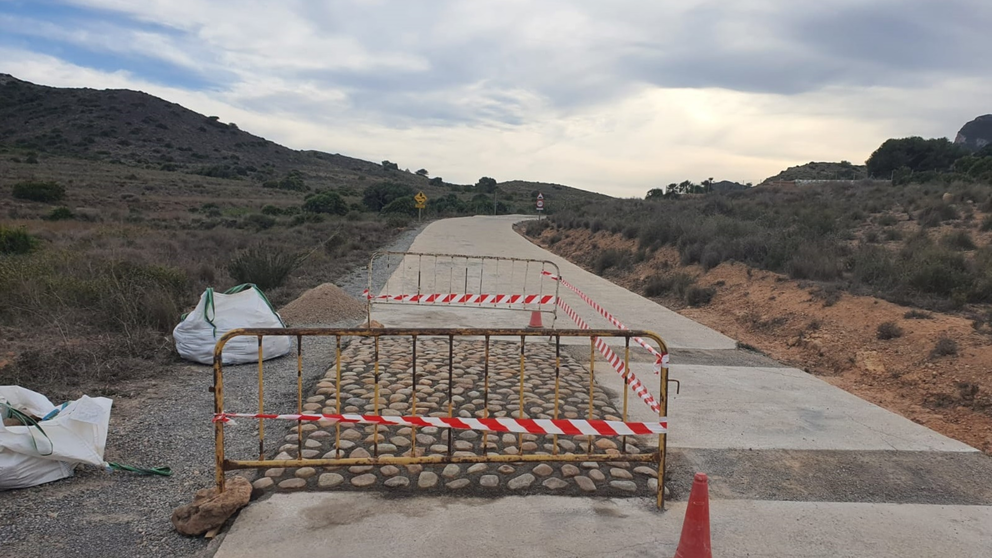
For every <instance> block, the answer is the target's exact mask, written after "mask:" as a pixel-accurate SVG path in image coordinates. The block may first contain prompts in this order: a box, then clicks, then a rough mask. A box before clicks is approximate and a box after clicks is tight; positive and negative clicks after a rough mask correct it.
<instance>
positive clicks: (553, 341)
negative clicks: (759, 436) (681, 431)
mask: <svg viewBox="0 0 992 558" xmlns="http://www.w3.org/2000/svg"><path fill="white" fill-rule="evenodd" d="M266 336H288V337H290V338H292V337H295V338H296V349H297V350H296V378H297V385H296V392H297V393H296V409H295V414H299V415H306V414H307V413H306V412H305V411H304V393H303V385H304V378H303V356H304V355H303V339H304V338H306V337H323V338H333V339H334V348H335V351H334V353H335V357H334V362H333V363H329V364H330V367H329V369H328V370H329V372H328V375H330V370H333V371H334V372H335V373H334V378H335V384H336V385H335V387H334V390H333V393H334V396H335V397H334V401H333V402H331V401H329V400H328V403H327V404H328V405H330V406H331V407H332V410H334V414H336V415H340V414H342V401H341V387H342V386H341V378H342V367H343V365H345V364H348V363H346V362H343V361H342V347H343V346H346V345H345V344H343V341H344V342H345V343H347V342H348V341H350V340H358V341H359V342H363V340H368V339H371V340H372V345H374V347H373V353H372V363H371V364H372V369H371V380H372V383H373V385H374V387H373V393H372V402H371V404H372V407H373V409H372V414H373V415H374V416H376V417H382V418H384V419H390V418H393V419H395V417H394V416H393V415H390V416H389V417H386V416H384V415H381V411H382V410H383V407H384V406H382V405H380V383H381V381H383V380H382V370H383V368H384V366H385V365H387V364H388V360H382V359H381V355H380V346H381V345H382V344H383V343H384V342H385V341H387V340H388V341H391V342H394V343H395V342H400V341H402V340H403V339H406V341H405V343H409V347H410V359H409V362H410V366H409V368H408V369H407V372H406V373H409V374H410V375H411V376H412V386H413V389H412V392H411V395H412V400H411V401H410V403H409V408H408V411H407V413H406V414H405V415H404V416H410V417H417V416H424V413H423V412H422V408H421V407H420V406H419V405H418V402H417V390H418V388H417V386H418V385H419V384H418V378H417V375H418V370H417V348H418V342H421V343H422V342H424V341H425V340H438V339H439V340H442V341H444V340H446V341H447V349H448V351H447V357H448V358H447V365H448V366H447V374H448V379H447V382H446V384H447V386H446V389H447V391H448V393H447V404H446V407H447V409H446V412H441V413H438V412H435V413H434V414H433V415H432V416H439V415H444V416H447V417H455V415H454V414H453V412H454V408H453V405H452V401H453V390H454V389H455V388H454V385H455V383H456V382H455V379H456V373H455V368H456V367H455V364H454V363H455V357H456V354H455V351H456V344H455V340H456V339H457V340H459V342H461V341H478V342H481V343H482V344H483V345H484V349H482V350H483V370H482V379H481V385H478V386H474V387H475V389H476V390H478V391H480V392H481V393H482V396H483V397H482V399H483V400H484V403H483V407H482V409H481V410H479V411H478V412H477V413H476V416H478V417H479V418H482V419H488V418H492V417H493V416H496V415H499V416H503V417H506V418H507V419H528V418H532V417H528V416H527V414H526V413H525V409H524V405H525V402H524V392H525V375H526V373H527V370H526V368H527V364H528V352H527V348H528V345H530V346H531V347H532V348H533V347H535V346H536V345H537V344H542V345H545V346H546V347H547V346H551V347H554V357H553V360H554V362H553V363H551V362H543V363H537V364H542V365H544V366H545V370H547V371H549V372H550V371H551V370H552V369H551V365H552V364H553V373H554V400H553V412H552V415H551V418H553V419H555V420H558V419H560V418H561V416H562V415H563V413H562V411H561V407H562V401H561V397H560V393H559V386H560V383H561V379H562V378H561V377H562V373H563V370H562V368H563V367H562V347H563V343H562V340H563V339H565V340H566V345H571V346H575V342H574V340H575V339H576V338H580V339H581V338H587V339H588V340H589V344H588V347H589V350H590V360H589V362H588V366H587V372H588V373H587V379H584V380H583V382H585V381H587V382H588V389H589V393H588V403H589V405H588V409H587V411H586V414H587V417H588V420H593V419H594V416H595V414H594V405H593V401H594V389H595V373H596V363H597V360H596V339H597V338H621V339H623V341H624V356H623V362H624V368H623V369H624V374H623V375H624V378H625V380H626V377H627V375H628V374H632V373H633V372H632V371H631V370H630V366H629V364H630V348H631V347H630V341H631V339H632V338H633V337H641V338H643V339H645V340H649V341H653V342H654V344H656V345H657V348H658V350H659V352H661V353H667V352H668V349H667V346H666V345H665V342H664V341H663V340H662V339H661V338H660V337H659V336H658V335H656V334H655V333H652V332H650V331H640V330H623V331H620V330H590V329H587V330H551V329H543V330H542V329H404V328H382V329H342V328H286V329H237V330H233V331H231V332H229V333H227V334H226V335H224V336H223V337H221V339H220V340H219V341H218V342H217V345H216V347H215V350H214V385H213V388H212V391H213V393H214V412H215V414H216V416H217V417H222V416H224V415H225V414H226V413H227V412H228V411H240V409H237V410H228V409H225V408H224V365H223V361H222V358H221V355H222V353H223V350H224V346H225V345H226V344H227V343H228V342H229V341H231V340H232V339H234V338H236V337H256V338H257V339H258V347H259V349H258V357H259V358H258V415H265V416H266V417H269V416H272V415H271V411H269V413H268V414H267V413H266V410H265V400H264V389H263V386H264V377H265V358H264V354H263V349H262V347H263V343H262V339H263V338H264V337H266ZM508 341H509V342H513V343H519V382H514V383H516V384H517V385H516V387H517V390H518V400H517V402H515V403H516V408H517V411H516V416H515V417H513V416H509V415H508V412H507V411H503V412H500V413H495V415H494V413H493V412H492V411H491V410H490V403H489V395H490V392H491V390H492V389H493V388H494V385H492V384H494V381H491V376H492V375H493V372H494V371H493V370H491V366H490V361H491V354H490V347H491V345H492V344H494V343H506V342H508ZM568 341H571V343H568ZM580 346H581V345H580ZM635 348H636V345H635ZM535 352H537V351H535ZM477 357H478V355H476V358H477ZM531 358H532V359H535V358H537V357H534V356H531ZM546 360H550V358H547V359H546ZM404 362H405V361H404ZM531 364H532V365H534V364H535V363H531ZM600 364H603V361H602V360H600ZM403 366H405V364H404V365H403ZM607 368H608V371H607V374H614V373H616V372H615V371H614V370H612V369H609V367H607ZM566 372H567V371H566ZM421 373H423V372H422V371H421ZM514 374H516V373H515V372H514ZM645 376H646V375H645ZM643 380H647V377H645V378H643ZM459 381H460V382H466V381H475V380H465V379H464V378H463V379H460V380H459ZM366 383H368V382H366ZM502 384H503V385H507V382H505V381H503V382H502ZM667 386H668V368H667V365H666V366H665V367H663V368H661V371H660V374H659V378H658V390H659V391H658V397H657V402H658V404H659V406H660V408H659V410H658V411H659V412H658V417H659V419H660V421H666V422H667V418H665V417H666V413H667V410H668V387H667ZM502 389H503V390H504V391H505V390H506V389H507V388H502ZM628 391H632V390H631V389H630V388H629V386H628V385H627V382H626V381H625V382H624V391H623V395H622V398H623V401H622V416H621V417H619V418H621V419H622V421H623V422H628ZM532 396H533V394H532ZM583 396H584V395H583ZM634 404H639V403H637V396H636V395H635V396H634ZM324 410H325V412H326V410H327V408H326V407H325V409H324ZM365 414H368V413H365ZM569 414H571V415H573V417H571V418H572V419H573V420H580V419H579V418H578V417H577V416H576V413H575V412H571V413H569ZM311 418H312V417H311ZM566 418H568V417H566ZM266 420H267V419H266V418H259V424H258V441H259V445H258V455H259V458H258V459H257V460H233V459H228V458H227V457H226V456H225V450H224V429H225V421H224V420H215V423H214V426H215V430H214V434H215V442H216V482H217V486H218V488H219V490H221V491H223V490H224V483H225V472H227V471H232V470H238V469H250V468H269V467H280V468H281V467H337V466H345V467H350V466H355V465H360V466H365V465H373V466H384V465H412V464H446V463H526V462H635V463H636V462H648V463H656V464H657V470H658V483H657V484H658V490H657V506H658V508H659V509H661V508H663V506H664V479H665V457H666V437H667V435H666V434H665V433H660V434H658V440H657V442H658V447H657V449H656V450H653V451H650V452H647V453H633V452H631V451H630V446H628V444H627V443H626V442H627V440H626V438H627V436H620V435H616V437H619V438H621V440H620V443H619V444H618V445H617V447H619V450H616V449H607V450H605V451H604V452H603V453H597V452H596V451H595V450H596V449H598V448H597V447H596V446H595V445H594V444H593V440H592V439H593V437H594V436H593V435H589V436H588V442H587V443H586V444H584V449H585V452H584V453H573V452H566V453H562V452H561V451H559V445H558V435H557V434H553V435H550V436H551V440H552V445H553V448H554V449H553V451H552V452H551V453H550V454H549V453H547V452H536V451H535V452H533V453H524V451H523V446H524V444H523V443H518V445H517V446H516V447H517V448H520V449H519V450H518V451H519V453H517V454H512V455H510V454H490V453H489V452H488V448H487V443H485V440H486V439H487V438H486V437H485V435H486V434H491V433H492V432H493V431H483V432H480V433H481V434H483V435H484V437H483V441H484V442H483V444H482V453H481V455H480V454H472V455H466V452H464V451H460V452H453V451H452V439H453V436H451V435H448V436H447V440H448V442H447V444H448V447H447V451H446V452H445V453H444V454H441V455H436V454H435V455H422V453H423V451H422V450H418V448H417V427H416V426H414V427H412V430H411V434H410V444H411V446H410V450H409V451H408V452H406V454H404V455H400V456H395V455H390V456H380V455H378V443H379V429H380V425H379V424H376V425H375V430H374V433H373V435H372V439H373V440H374V442H373V447H372V452H371V456H370V457H357V458H356V457H348V458H346V457H343V455H344V453H343V450H341V449H340V442H341V437H340V433H341V424H340V423H337V424H336V427H335V429H336V436H335V446H334V447H335V451H334V455H335V457H334V458H326V455H325V456H324V457H323V458H309V459H308V458H304V457H303V436H302V435H301V434H302V432H301V431H300V429H299V427H300V426H301V425H302V424H303V423H304V420H302V419H301V420H298V421H297V427H298V428H297V434H298V436H297V444H298V447H297V450H298V451H297V456H296V458H295V459H288V460H286V459H281V460H274V459H266V456H265V421H266ZM328 422H330V423H331V424H333V421H328ZM631 422H636V421H631ZM655 424H657V423H655ZM381 428H389V426H381ZM518 436H522V435H519V434H518ZM595 436H599V437H605V436H608V435H604V434H602V433H597V434H596V435H595ZM432 449H433V448H432ZM575 449H579V448H575Z"/></svg>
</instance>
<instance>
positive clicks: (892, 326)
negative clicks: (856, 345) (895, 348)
mask: <svg viewBox="0 0 992 558" xmlns="http://www.w3.org/2000/svg"><path fill="white" fill-rule="evenodd" d="M875 337H877V338H878V339H881V340H883V341H887V340H889V339H895V338H897V337H902V328H900V327H899V326H898V325H896V323H895V322H882V323H880V324H878V328H877V329H876V330H875Z"/></svg>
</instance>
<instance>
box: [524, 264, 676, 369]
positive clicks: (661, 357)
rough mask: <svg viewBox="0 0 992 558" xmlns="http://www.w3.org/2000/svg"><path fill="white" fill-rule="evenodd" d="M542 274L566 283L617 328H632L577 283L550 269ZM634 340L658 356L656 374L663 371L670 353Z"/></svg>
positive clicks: (637, 338)
mask: <svg viewBox="0 0 992 558" xmlns="http://www.w3.org/2000/svg"><path fill="white" fill-rule="evenodd" d="M541 275H546V276H548V277H550V278H551V279H553V280H555V281H558V282H560V283H561V284H562V285H565V287H567V288H568V289H569V290H570V291H572V292H573V293H575V294H577V295H579V298H581V299H582V300H584V301H585V302H586V304H588V305H589V306H592V307H593V309H594V310H596V311H597V312H599V314H600V315H601V316H603V317H604V318H606V319H607V320H609V322H610V323H611V324H613V325H615V326H616V327H617V328H619V329H630V328H629V327H627V326H625V325H624V324H623V323H622V322H621V321H620V320H618V319H616V317H614V316H613V314H610V313H609V312H607V311H606V309H605V308H603V307H602V306H600V305H599V304H598V303H597V302H596V301H595V300H593V299H591V298H589V297H588V296H586V294H585V293H584V292H582V291H580V290H579V289H578V287H576V286H575V285H573V284H571V283H569V282H568V281H566V280H565V279H564V278H563V277H559V276H557V275H555V274H553V273H551V272H550V271H542V272H541ZM634 341H636V342H637V343H638V344H639V345H640V346H642V347H644V348H645V349H647V350H648V352H649V353H651V354H652V355H654V356H655V357H656V359H657V360H656V361H655V374H659V373H661V370H660V368H661V367H662V366H668V353H659V352H658V351H656V350H655V349H654V347H652V346H651V345H648V344H647V342H645V341H644V340H643V339H641V338H640V337H635V338H634Z"/></svg>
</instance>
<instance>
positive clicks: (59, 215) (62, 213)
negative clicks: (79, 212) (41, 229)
mask: <svg viewBox="0 0 992 558" xmlns="http://www.w3.org/2000/svg"><path fill="white" fill-rule="evenodd" d="M75 216H76V215H75V214H74V213H73V212H72V210H71V209H69V208H68V207H65V206H62V207H56V208H55V209H53V210H52V211H51V213H49V214H48V217H47V219H48V220H49V221H62V220H64V219H72V218H74V217H75Z"/></svg>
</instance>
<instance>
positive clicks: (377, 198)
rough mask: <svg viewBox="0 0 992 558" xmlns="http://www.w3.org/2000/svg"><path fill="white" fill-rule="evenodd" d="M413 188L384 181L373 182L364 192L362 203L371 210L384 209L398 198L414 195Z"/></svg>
mask: <svg viewBox="0 0 992 558" xmlns="http://www.w3.org/2000/svg"><path fill="white" fill-rule="evenodd" d="M412 195H413V188H410V187H409V186H404V185H403V184H395V183H392V182H382V183H379V184H373V185H372V186H369V187H368V188H366V189H365V193H364V194H362V203H363V204H365V207H367V208H369V210H371V211H382V209H383V208H384V207H386V206H387V205H389V203H390V202H392V201H393V200H395V199H397V198H402V197H404V196H412Z"/></svg>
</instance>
